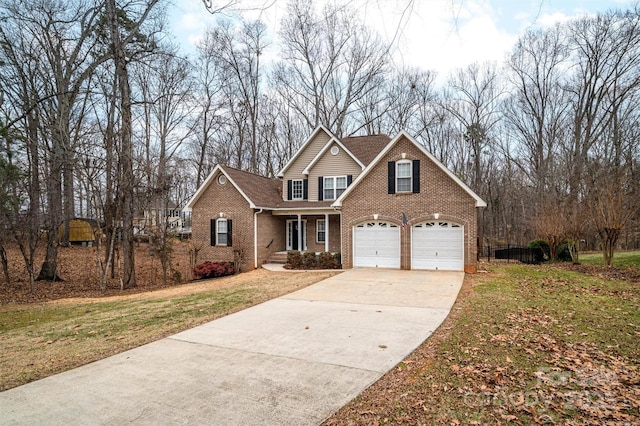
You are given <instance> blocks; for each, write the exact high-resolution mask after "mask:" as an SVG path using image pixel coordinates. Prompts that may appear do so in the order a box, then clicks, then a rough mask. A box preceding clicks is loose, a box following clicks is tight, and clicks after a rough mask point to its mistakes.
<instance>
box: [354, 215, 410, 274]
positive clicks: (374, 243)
mask: <svg viewBox="0 0 640 426" xmlns="http://www.w3.org/2000/svg"><path fill="white" fill-rule="evenodd" d="M353 238H354V256H353V266H354V267H377V268H400V228H399V227H398V226H397V225H393V224H391V223H387V222H369V223H366V224H361V225H358V226H356V227H355V228H354V231H353Z"/></svg>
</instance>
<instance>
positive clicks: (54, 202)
mask: <svg viewBox="0 0 640 426" xmlns="http://www.w3.org/2000/svg"><path fill="white" fill-rule="evenodd" d="M54 139H57V140H55V141H53V145H54V146H53V152H52V153H51V166H50V167H51V168H50V170H49V178H48V179H47V201H48V203H47V204H48V205H47V251H46V255H45V259H44V262H43V263H42V267H41V268H40V273H39V274H38V278H37V280H38V281H58V280H60V277H58V274H57V269H58V227H59V226H60V224H61V222H62V220H61V210H62V187H61V181H60V180H61V174H62V164H61V160H62V155H61V152H60V151H61V149H62V146H61V145H60V144H61V141H60V139H59V135H55V136H54Z"/></svg>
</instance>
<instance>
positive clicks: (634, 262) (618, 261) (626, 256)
mask: <svg viewBox="0 0 640 426" xmlns="http://www.w3.org/2000/svg"><path fill="white" fill-rule="evenodd" d="M580 262H582V263H586V264H589V265H598V266H602V265H604V257H603V256H602V253H588V254H582V253H581V254H580ZM613 266H616V267H618V268H640V251H617V252H615V253H614V254H613Z"/></svg>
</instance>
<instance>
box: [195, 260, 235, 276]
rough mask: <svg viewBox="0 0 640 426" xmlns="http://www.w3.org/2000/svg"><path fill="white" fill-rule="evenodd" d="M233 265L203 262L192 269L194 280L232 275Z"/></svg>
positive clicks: (229, 263)
mask: <svg viewBox="0 0 640 426" xmlns="http://www.w3.org/2000/svg"><path fill="white" fill-rule="evenodd" d="M233 273H234V269H233V263H231V262H203V263H201V264H199V265H196V267H195V268H194V269H193V275H194V276H195V278H196V279H204V278H217V277H224V276H225V275H233Z"/></svg>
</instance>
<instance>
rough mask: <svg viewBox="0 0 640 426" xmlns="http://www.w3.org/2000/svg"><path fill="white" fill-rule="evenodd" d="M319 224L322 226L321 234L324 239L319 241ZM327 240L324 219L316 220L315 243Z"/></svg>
mask: <svg viewBox="0 0 640 426" xmlns="http://www.w3.org/2000/svg"><path fill="white" fill-rule="evenodd" d="M320 223H322V224H323V229H322V233H323V234H324V239H322V240H321V239H320ZM326 239H327V224H326V222H325V221H324V219H316V243H324V242H325V241H326Z"/></svg>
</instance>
